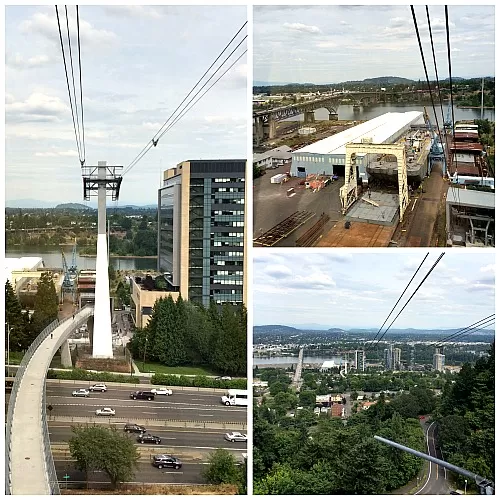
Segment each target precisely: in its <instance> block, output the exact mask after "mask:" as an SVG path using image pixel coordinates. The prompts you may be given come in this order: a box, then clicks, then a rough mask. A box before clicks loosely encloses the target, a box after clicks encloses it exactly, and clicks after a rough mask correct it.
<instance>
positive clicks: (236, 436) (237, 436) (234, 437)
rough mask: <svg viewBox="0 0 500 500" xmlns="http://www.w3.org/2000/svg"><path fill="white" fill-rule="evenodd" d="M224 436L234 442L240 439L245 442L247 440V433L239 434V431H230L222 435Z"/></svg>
mask: <svg viewBox="0 0 500 500" xmlns="http://www.w3.org/2000/svg"><path fill="white" fill-rule="evenodd" d="M224 438H225V439H227V440H228V441H231V443H234V442H235V441H242V442H245V443H246V441H247V435H246V434H241V432H231V433H229V432H228V433H227V434H226V435H225V436H224Z"/></svg>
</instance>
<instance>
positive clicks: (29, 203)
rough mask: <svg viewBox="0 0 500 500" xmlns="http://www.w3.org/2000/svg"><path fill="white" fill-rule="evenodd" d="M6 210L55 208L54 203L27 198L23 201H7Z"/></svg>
mask: <svg viewBox="0 0 500 500" xmlns="http://www.w3.org/2000/svg"><path fill="white" fill-rule="evenodd" d="M5 207H6V208H53V207H54V203H52V202H48V201H41V200H34V199H33V198H25V199H22V200H5Z"/></svg>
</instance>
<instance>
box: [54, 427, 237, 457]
mask: <svg viewBox="0 0 500 500" xmlns="http://www.w3.org/2000/svg"><path fill="white" fill-rule="evenodd" d="M73 425H74V424H72V423H69V422H68V423H66V422H49V434H50V441H51V443H52V445H55V444H56V443H67V442H68V441H69V439H70V438H71V437H73V436H74V434H73V432H72V430H71V427H72V426H73ZM116 427H117V428H118V429H122V428H123V424H120V425H116ZM146 430H147V432H148V433H151V434H153V435H154V436H158V437H160V438H161V440H162V442H161V443H160V444H159V445H155V444H149V443H145V444H143V445H141V448H152V449H155V448H158V449H163V450H164V449H165V447H167V448H168V449H169V453H174V450H175V453H181V452H182V453H184V452H186V453H187V452H192V451H193V450H196V451H199V452H200V454H203V455H205V454H207V455H208V454H209V453H211V452H212V451H214V450H216V449H217V448H225V449H227V450H229V451H234V452H235V455H238V454H241V453H245V452H246V443H243V442H236V443H231V442H230V441H227V440H226V439H224V435H225V432H224V431H223V430H210V429H206V430H179V429H175V428H171V427H164V426H154V427H153V426H149V427H147V429H146ZM240 432H243V433H244V431H240ZM124 435H125V436H128V437H130V439H132V440H133V441H134V442H136V443H137V436H138V434H135V433H130V434H129V433H125V432H124ZM138 445H139V443H138Z"/></svg>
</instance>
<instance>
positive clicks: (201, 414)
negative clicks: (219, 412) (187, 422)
mask: <svg viewBox="0 0 500 500" xmlns="http://www.w3.org/2000/svg"><path fill="white" fill-rule="evenodd" d="M200 417H213V414H212V415H207V414H205V413H200Z"/></svg>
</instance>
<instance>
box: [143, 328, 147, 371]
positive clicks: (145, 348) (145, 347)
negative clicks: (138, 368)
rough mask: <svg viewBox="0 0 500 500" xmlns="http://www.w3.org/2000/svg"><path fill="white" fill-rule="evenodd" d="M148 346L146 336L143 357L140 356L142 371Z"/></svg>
mask: <svg viewBox="0 0 500 500" xmlns="http://www.w3.org/2000/svg"><path fill="white" fill-rule="evenodd" d="M147 348H148V337H147V336H146V344H145V346H144V357H143V358H142V373H144V365H145V364H146V350H147Z"/></svg>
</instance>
